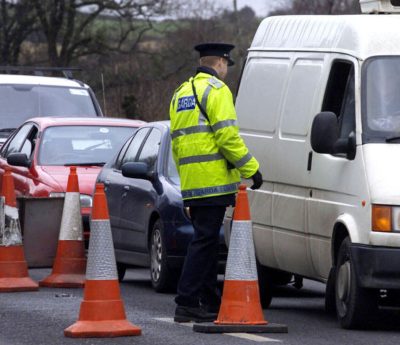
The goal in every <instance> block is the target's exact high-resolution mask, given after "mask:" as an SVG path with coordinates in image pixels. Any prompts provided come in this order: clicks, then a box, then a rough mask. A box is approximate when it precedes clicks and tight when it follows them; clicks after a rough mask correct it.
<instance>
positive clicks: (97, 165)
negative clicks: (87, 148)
mask: <svg viewBox="0 0 400 345" xmlns="http://www.w3.org/2000/svg"><path fill="white" fill-rule="evenodd" d="M104 164H106V163H105V162H84V163H80V162H79V163H65V164H64V166H65V167H69V166H72V165H76V166H78V167H79V166H96V167H102V166H103V165H104Z"/></svg>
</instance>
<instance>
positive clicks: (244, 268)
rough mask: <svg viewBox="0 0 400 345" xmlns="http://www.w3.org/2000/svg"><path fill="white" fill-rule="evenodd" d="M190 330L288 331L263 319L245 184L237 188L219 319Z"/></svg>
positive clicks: (195, 326)
mask: <svg viewBox="0 0 400 345" xmlns="http://www.w3.org/2000/svg"><path fill="white" fill-rule="evenodd" d="M193 330H194V331H196V332H203V333H226V332H227V333H234V332H249V333H252V332H254V333H287V326H286V325H278V324H272V323H268V321H266V320H265V319H264V315H263V311H262V308H261V303H260V296H259V289H258V277H257V266H256V258H255V251H254V243H253V230H252V223H251V218H250V209H249V201H248V198H247V192H246V186H245V185H241V186H240V187H239V192H238V195H237V198H236V207H235V212H234V216H233V225H232V232H231V237H230V243H229V252H228V259H227V263H226V271H225V281H224V290H223V294H222V302H221V307H220V310H219V313H218V318H217V320H216V321H214V324H195V325H194V326H193Z"/></svg>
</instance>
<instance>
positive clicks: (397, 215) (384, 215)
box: [372, 205, 400, 232]
mask: <svg viewBox="0 0 400 345" xmlns="http://www.w3.org/2000/svg"><path fill="white" fill-rule="evenodd" d="M372 231H377V232H391V231H400V207H398V206H388V205H372Z"/></svg>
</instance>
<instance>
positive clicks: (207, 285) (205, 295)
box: [175, 206, 226, 307]
mask: <svg viewBox="0 0 400 345" xmlns="http://www.w3.org/2000/svg"><path fill="white" fill-rule="evenodd" d="M225 210H226V206H192V207H190V216H191V219H192V224H193V227H194V236H193V239H192V242H191V243H190V245H189V247H188V251H187V255H186V258H185V263H184V265H183V270H182V275H181V278H180V280H179V284H178V296H177V297H176V298H175V302H176V303H177V304H178V305H183V306H190V307H197V306H199V302H201V303H202V304H207V305H218V304H219V303H220V298H221V297H220V293H219V291H218V290H217V274H218V247H219V232H220V229H221V226H222V222H223V220H224V215H225Z"/></svg>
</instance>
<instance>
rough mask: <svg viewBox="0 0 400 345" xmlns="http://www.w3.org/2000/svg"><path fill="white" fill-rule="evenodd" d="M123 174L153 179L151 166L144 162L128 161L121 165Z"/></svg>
mask: <svg viewBox="0 0 400 345" xmlns="http://www.w3.org/2000/svg"><path fill="white" fill-rule="evenodd" d="M121 172H122V176H125V177H130V178H140V179H145V180H151V179H152V176H153V175H152V173H151V172H150V171H149V166H148V165H147V163H144V162H128V163H125V164H123V165H122V167H121Z"/></svg>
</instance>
